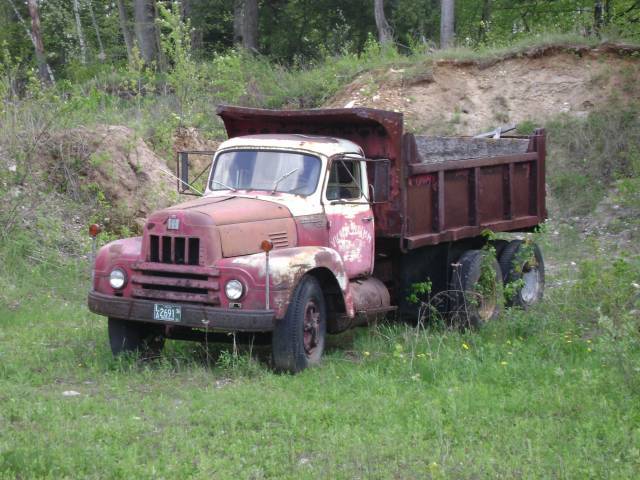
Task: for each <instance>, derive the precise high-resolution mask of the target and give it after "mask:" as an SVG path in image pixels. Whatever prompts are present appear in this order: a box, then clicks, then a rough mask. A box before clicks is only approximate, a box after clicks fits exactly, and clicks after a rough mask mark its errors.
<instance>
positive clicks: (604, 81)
mask: <svg viewBox="0 0 640 480" xmlns="http://www.w3.org/2000/svg"><path fill="white" fill-rule="evenodd" d="M630 78H640V62H638V60H637V59H634V58H633V56H629V55H621V54H620V53H619V52H612V51H610V50H606V49H598V48H594V49H581V50H579V51H567V50H566V49H565V50H549V51H545V52H536V53H535V54H532V53H530V54H527V53H526V52H525V53H522V54H521V55H520V56H517V57H513V58H507V59H504V60H499V61H492V62H481V61H477V62H472V61H466V62H456V61H450V60H448V61H437V62H431V61H425V62H423V63H422V64H417V65H413V66H411V67H407V68H401V69H388V70H387V71H384V72H380V71H378V72H369V73H365V74H363V75H362V76H360V77H359V78H357V79H356V80H355V81H354V82H352V83H351V84H350V85H349V86H348V87H347V88H346V89H344V90H343V91H342V92H341V93H339V94H338V95H337V96H335V97H334V98H333V99H332V100H331V101H330V102H329V103H328V104H327V106H330V107H345V106H349V107H353V106H367V107H374V108H382V109H390V110H397V111H401V112H404V113H405V116H406V117H405V118H406V120H407V124H408V129H409V130H410V131H415V132H419V133H426V132H429V133H443V134H475V133H479V132H481V131H485V130H488V129H491V128H494V127H496V126H500V125H507V124H517V123H520V122H523V121H527V120H530V121H534V122H536V121H538V122H541V121H544V120H545V119H548V118H550V117H552V116H555V115H557V114H559V113H568V114H572V115H576V116H584V115H587V114H588V112H589V111H590V110H591V109H593V108H594V107H595V106H597V105H600V104H602V103H603V102H606V101H608V99H609V98H611V95H612V94H615V95H622V96H624V95H625V91H624V89H623V88H622V87H621V86H622V85H623V84H624V83H625V79H626V80H627V81H628V80H629V79H630Z"/></svg>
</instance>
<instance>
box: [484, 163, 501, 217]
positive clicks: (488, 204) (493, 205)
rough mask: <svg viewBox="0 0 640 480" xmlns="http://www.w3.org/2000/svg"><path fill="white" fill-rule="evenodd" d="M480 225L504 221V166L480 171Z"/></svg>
mask: <svg viewBox="0 0 640 480" xmlns="http://www.w3.org/2000/svg"><path fill="white" fill-rule="evenodd" d="M478 188H479V189H480V194H479V201H480V205H479V208H478V210H479V215H480V224H481V225H482V224H487V223H490V222H494V221H498V220H502V219H504V193H503V188H504V183H503V181H502V166H501V165H498V166H492V167H484V168H481V169H480V178H479V180H478Z"/></svg>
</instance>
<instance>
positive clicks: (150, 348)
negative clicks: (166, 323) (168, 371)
mask: <svg viewBox="0 0 640 480" xmlns="http://www.w3.org/2000/svg"><path fill="white" fill-rule="evenodd" d="M109 344H110V346H111V352H112V353H113V355H114V356H118V355H120V354H123V353H130V352H141V353H142V354H143V355H144V356H145V357H146V358H152V357H157V356H159V355H160V352H162V349H163V347H164V335H162V327H160V326H158V325H150V324H147V323H141V322H133V321H131V320H123V319H121V318H113V317H109Z"/></svg>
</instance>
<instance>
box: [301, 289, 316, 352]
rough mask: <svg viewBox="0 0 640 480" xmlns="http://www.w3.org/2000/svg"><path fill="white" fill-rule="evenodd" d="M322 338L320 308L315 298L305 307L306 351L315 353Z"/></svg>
mask: <svg viewBox="0 0 640 480" xmlns="http://www.w3.org/2000/svg"><path fill="white" fill-rule="evenodd" d="M319 339H320V309H319V308H318V305H317V304H316V302H315V301H314V300H309V301H308V302H307V305H306V306H305V307H304V331H303V342H304V353H305V354H306V355H307V357H309V356H311V355H313V353H314V352H315V351H316V349H317V348H318V342H319Z"/></svg>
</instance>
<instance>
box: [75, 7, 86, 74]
mask: <svg viewBox="0 0 640 480" xmlns="http://www.w3.org/2000/svg"><path fill="white" fill-rule="evenodd" d="M73 15H74V17H75V19H76V33H77V34H78V43H79V44H80V63H82V64H85V63H87V44H86V42H85V40H84V33H82V22H81V21H80V5H79V4H78V0H73Z"/></svg>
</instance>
